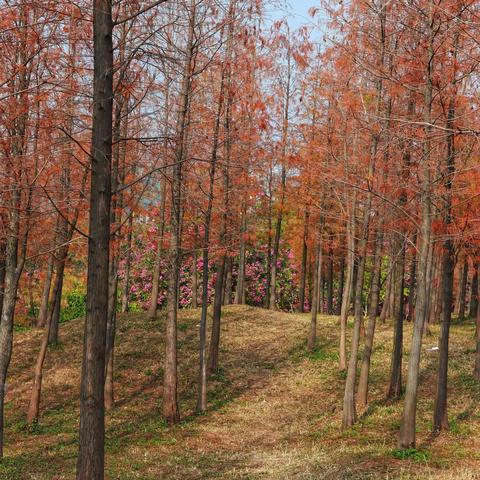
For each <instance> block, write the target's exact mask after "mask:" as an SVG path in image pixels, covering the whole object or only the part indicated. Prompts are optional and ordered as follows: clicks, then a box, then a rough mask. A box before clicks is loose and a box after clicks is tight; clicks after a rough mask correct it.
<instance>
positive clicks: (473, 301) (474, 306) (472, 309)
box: [468, 265, 478, 318]
mask: <svg viewBox="0 0 480 480" xmlns="http://www.w3.org/2000/svg"><path fill="white" fill-rule="evenodd" d="M477 310H478V265H476V266H475V268H474V273H473V277H472V294H471V296H470V306H469V311H468V316H469V317H470V318H475V317H476V316H477Z"/></svg>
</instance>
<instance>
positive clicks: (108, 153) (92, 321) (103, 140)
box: [77, 0, 113, 480]
mask: <svg viewBox="0 0 480 480" xmlns="http://www.w3.org/2000/svg"><path fill="white" fill-rule="evenodd" d="M112 30H113V23H112V4H111V2H109V1H107V0H94V6H93V39H94V59H93V63H94V74H93V77H94V85H93V122H92V148H91V155H92V161H91V181H90V222H89V239H88V272H87V314H86V318H85V332H84V344H83V361H82V376H81V386H80V433H79V436H80V439H79V454H78V462H77V479H78V480H91V479H95V480H101V479H103V478H104V438H105V406H104V382H105V340H106V330H107V320H108V270H109V256H110V198H111V178H110V175H111V171H110V169H111V157H112V111H113V46H112Z"/></svg>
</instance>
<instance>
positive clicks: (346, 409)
mask: <svg viewBox="0 0 480 480" xmlns="http://www.w3.org/2000/svg"><path fill="white" fill-rule="evenodd" d="M370 209H371V195H370V194H368V198H367V202H366V206H365V212H364V217H363V225H362V236H361V238H360V244H359V248H358V253H359V259H358V271H357V283H356V285H355V301H354V315H355V322H354V326H353V334H352V344H351V345H352V346H351V349H350V359H349V362H348V369H347V379H346V381H345V395H344V397H343V415H342V426H343V428H346V427H349V426H351V425H353V424H354V423H355V422H356V421H357V412H356V406H355V383H356V377H357V363H358V349H359V343H360V329H361V326H362V317H363V308H362V307H363V305H362V294H363V282H364V275H365V264H366V259H367V247H368V229H369V219H370Z"/></svg>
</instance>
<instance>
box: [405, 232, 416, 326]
mask: <svg viewBox="0 0 480 480" xmlns="http://www.w3.org/2000/svg"><path fill="white" fill-rule="evenodd" d="M412 243H413V245H414V246H416V245H417V233H416V232H415V234H414V236H413V241H412ZM416 277H417V255H416V248H415V249H414V250H413V253H412V259H411V262H410V285H409V290H408V314H407V320H408V321H409V322H411V321H412V320H413V318H414V309H415V285H416Z"/></svg>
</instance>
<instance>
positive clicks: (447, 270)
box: [433, 36, 478, 432]
mask: <svg viewBox="0 0 480 480" xmlns="http://www.w3.org/2000/svg"><path fill="white" fill-rule="evenodd" d="M456 41H458V36H457V37H456ZM456 51H457V50H456V48H455V56H456ZM454 119H455V99H454V98H452V99H451V100H450V104H449V109H448V117H447V129H448V131H449V134H448V136H447V161H446V168H445V170H446V172H445V173H446V175H445V181H444V185H445V208H444V222H445V225H446V227H447V229H448V226H449V225H450V224H451V223H452V186H453V176H454V175H455V134H454V133H453V127H454V124H453V123H454ZM447 231H448V230H447ZM443 251H444V254H443V265H442V285H441V289H442V325H441V330H440V338H439V340H438V375H437V389H436V396H435V409H434V415H433V431H434V432H439V431H440V430H447V429H448V412H447V386H448V351H449V337H450V323H451V320H452V303H453V281H454V273H455V246H454V243H453V240H452V239H451V238H450V237H447V238H446V240H445V241H444V244H443ZM477 274H478V270H477V269H475V272H474V278H475V277H476V276H477ZM476 278H477V280H478V277H476ZM473 288H475V289H474V290H473ZM477 291H478V281H477V282H473V281H472V296H474V295H475V296H476V295H477Z"/></svg>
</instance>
